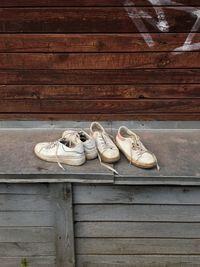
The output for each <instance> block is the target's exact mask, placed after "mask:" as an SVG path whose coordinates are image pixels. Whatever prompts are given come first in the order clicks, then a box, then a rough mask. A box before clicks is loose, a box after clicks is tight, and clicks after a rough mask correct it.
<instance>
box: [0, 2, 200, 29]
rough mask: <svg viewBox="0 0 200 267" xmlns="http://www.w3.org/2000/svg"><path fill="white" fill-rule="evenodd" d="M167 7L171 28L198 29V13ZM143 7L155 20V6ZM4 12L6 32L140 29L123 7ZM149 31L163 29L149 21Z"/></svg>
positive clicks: (0, 21)
mask: <svg viewBox="0 0 200 267" xmlns="http://www.w3.org/2000/svg"><path fill="white" fill-rule="evenodd" d="M130 8H131V7H130ZM163 10H164V12H165V14H166V17H167V18H168V22H169V24H170V29H169V31H170V32H172V33H173V32H191V31H192V32H198V29H195V28H193V26H194V24H195V22H196V18H195V16H194V15H192V14H189V13H187V12H185V8H184V7H179V10H176V9H173V8H172V9H171V8H168V7H167V8H166V7H165V8H163ZM142 11H144V12H146V13H148V16H147V21H148V20H149V22H152V17H155V10H154V9H153V8H152V7H143V8H142ZM0 12H1V17H0V32H2V33H9V32H10V33H27V32H29V33H128V32H138V28H137V27H136V25H135V23H133V21H132V20H131V19H130V18H129V16H128V14H127V12H126V10H125V9H124V8H123V7H106V8H103V7H98V8H97V7H92V8H91V7H85V8H73V7H71V8H54V9H51V8H42V9H40V8H1V9H0ZM105 25H106V27H105ZM145 32H160V30H159V29H158V28H157V27H154V26H152V24H151V23H148V24H147V29H146V30H145Z"/></svg>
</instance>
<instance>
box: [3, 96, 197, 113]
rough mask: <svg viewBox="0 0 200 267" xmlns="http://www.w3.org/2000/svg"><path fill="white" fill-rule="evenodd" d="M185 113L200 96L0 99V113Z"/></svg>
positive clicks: (194, 105) (190, 111) (192, 108)
mask: <svg viewBox="0 0 200 267" xmlns="http://www.w3.org/2000/svg"><path fill="white" fill-rule="evenodd" d="M166 110H167V112H168V113H175V112H180V113H182V112H183V113H184V112H185V111H186V110H187V113H193V112H200V100H195V99H193V100H186V99H184V100H177V99H176V100H174V99H172V100H140V101H138V100H123V101H122V100H104V101H101V100H96V101H93V100H40V101H38V100H29V99H27V100H7V101H5V100H0V112H3V113H14V112H17V113H20V112H22V113H24V112H31V113H35V112H36V113H39V112H41V113H78V114H81V113H83V114H91V113H101V114H108V113H115V114H124V113H125V114H128V113H133V112H141V113H148V112H152V113H159V112H165V111H166Z"/></svg>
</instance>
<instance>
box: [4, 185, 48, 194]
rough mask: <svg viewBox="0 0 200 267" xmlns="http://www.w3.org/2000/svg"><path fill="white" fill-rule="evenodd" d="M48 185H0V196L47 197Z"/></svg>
mask: <svg viewBox="0 0 200 267" xmlns="http://www.w3.org/2000/svg"><path fill="white" fill-rule="evenodd" d="M48 190H49V186H48V184H40V185H37V184H31V185H30V184H21V185H18V184H0V194H15V195H17V194H23V195H47V194H48Z"/></svg>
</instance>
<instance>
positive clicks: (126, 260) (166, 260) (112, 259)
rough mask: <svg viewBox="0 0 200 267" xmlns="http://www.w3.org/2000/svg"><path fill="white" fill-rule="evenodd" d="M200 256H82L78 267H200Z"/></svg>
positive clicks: (78, 261) (78, 258) (79, 258)
mask: <svg viewBox="0 0 200 267" xmlns="http://www.w3.org/2000/svg"><path fill="white" fill-rule="evenodd" d="M199 262H200V256H181V255H176V256H175V255H168V256H158V255H154V256H152V255H149V256H146V255H140V256H134V255H80V256H78V257H77V267H125V266H126V267H166V266H170V267H199Z"/></svg>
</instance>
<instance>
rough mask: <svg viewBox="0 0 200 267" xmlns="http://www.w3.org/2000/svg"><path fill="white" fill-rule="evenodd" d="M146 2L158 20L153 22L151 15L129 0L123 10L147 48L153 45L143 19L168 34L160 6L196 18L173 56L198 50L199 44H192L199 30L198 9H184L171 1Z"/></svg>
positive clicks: (152, 0)
mask: <svg viewBox="0 0 200 267" xmlns="http://www.w3.org/2000/svg"><path fill="white" fill-rule="evenodd" d="M148 1H149V2H150V3H151V4H152V6H153V8H154V10H155V12H156V15H157V18H158V20H155V19H154V18H153V17H152V16H151V15H149V14H148V13H146V12H145V11H143V10H140V9H139V8H136V7H135V5H134V3H133V2H132V1H131V0H126V1H125V3H124V8H125V10H126V11H127V13H128V16H129V17H130V18H131V20H132V21H133V22H134V23H135V25H136V27H137V29H138V31H139V32H140V33H141V35H142V37H143V38H144V40H145V42H146V44H147V45H148V46H149V47H153V46H154V45H155V43H154V40H153V38H152V37H151V35H150V34H149V33H148V30H147V28H146V26H145V24H144V22H143V20H144V19H145V20H147V21H148V23H150V24H151V25H153V27H155V28H158V29H159V30H160V31H161V32H168V31H169V24H168V21H167V20H166V17H165V13H164V11H163V9H162V8H161V7H160V6H162V5H165V8H169V9H175V10H180V11H184V12H187V13H189V14H190V15H192V16H195V17H196V18H197V19H196V21H195V23H194V25H193V27H192V29H191V31H190V33H189V34H188V37H187V39H186V40H185V42H184V44H183V45H182V46H180V47H177V48H176V49H174V51H173V54H174V55H176V54H180V52H182V53H183V52H185V51H195V50H199V49H200V43H195V44H192V41H193V39H194V37H195V35H196V32H198V30H199V29H200V9H198V8H196V7H188V6H187V7H186V6H184V5H182V4H180V3H177V2H175V1H172V0H148Z"/></svg>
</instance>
